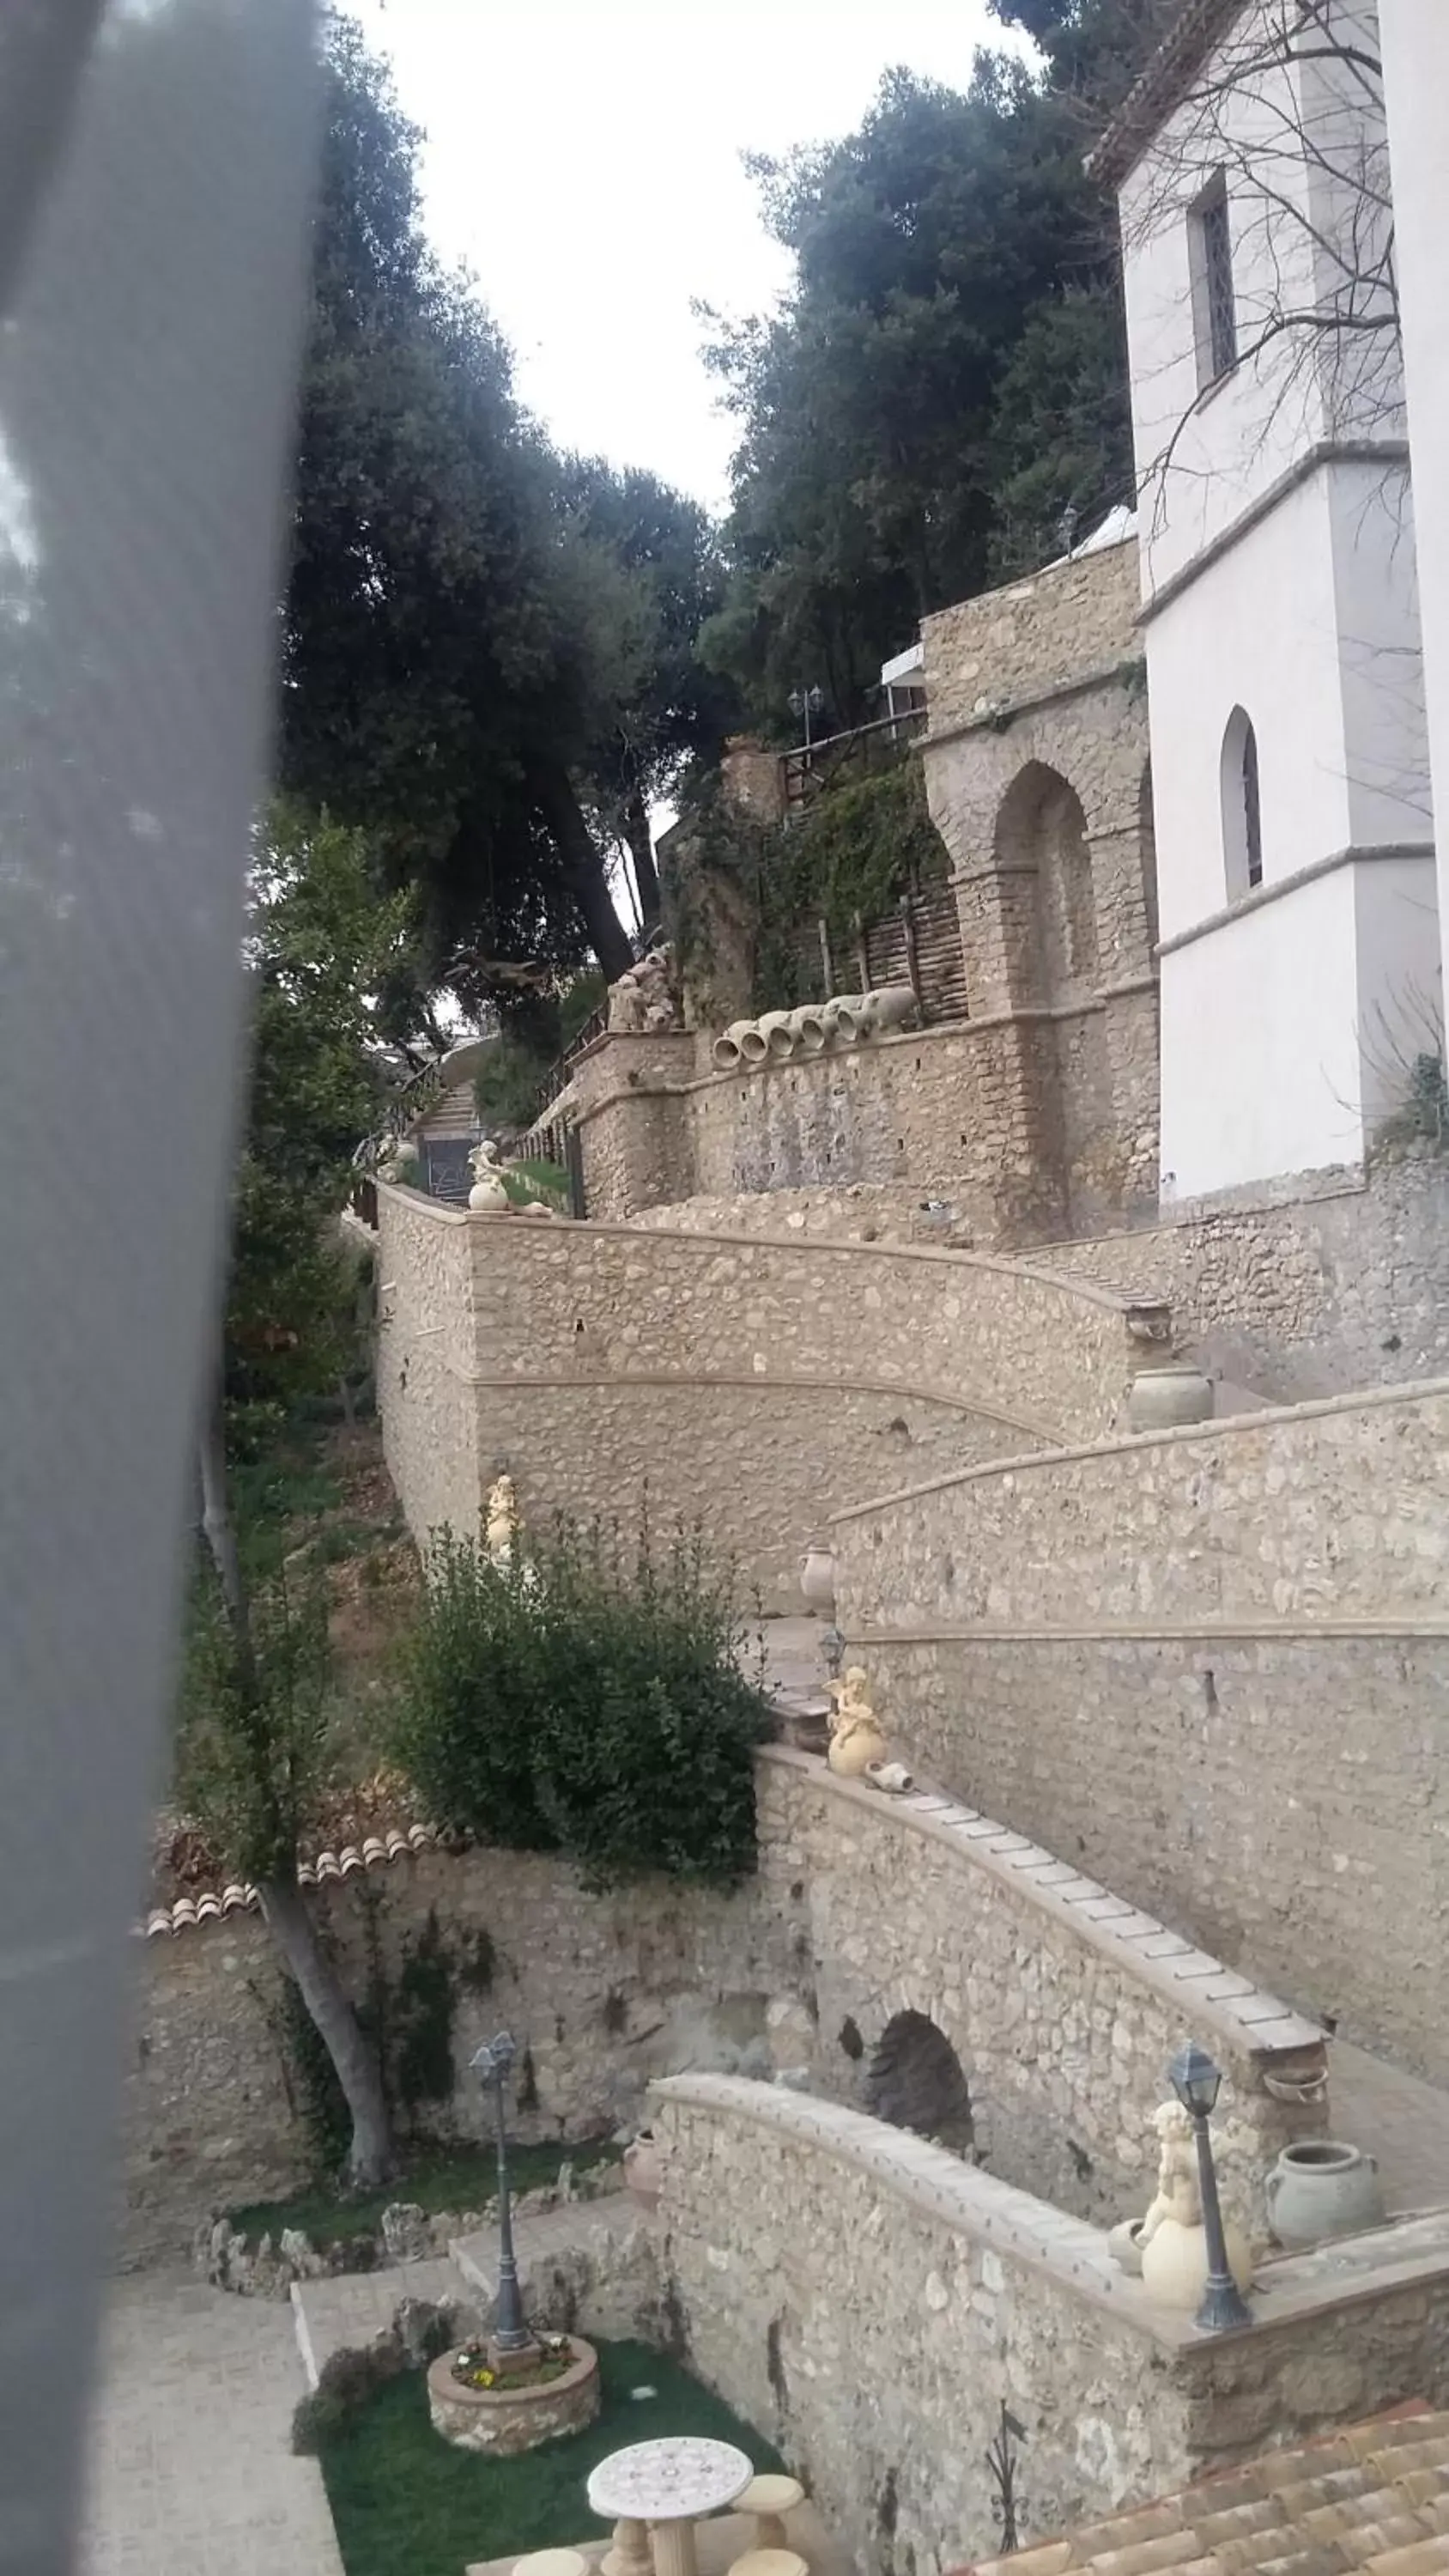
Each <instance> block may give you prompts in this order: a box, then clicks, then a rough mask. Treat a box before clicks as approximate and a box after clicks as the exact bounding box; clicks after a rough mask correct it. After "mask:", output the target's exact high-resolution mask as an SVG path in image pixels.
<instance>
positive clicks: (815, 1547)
mask: <svg viewBox="0 0 1449 2576" xmlns="http://www.w3.org/2000/svg"><path fill="white" fill-rule="evenodd" d="M800 1597H801V1599H802V1601H803V1602H804V1604H805V1607H806V1609H807V1610H809V1611H811V1612H812V1613H813V1615H814V1616H815V1617H816V1618H817V1619H833V1618H834V1616H835V1551H834V1549H833V1548H832V1546H831V1544H830V1541H829V1539H826V1538H812V1540H811V1541H810V1544H809V1546H808V1547H807V1548H806V1550H805V1555H804V1558H803V1560H802V1562H801V1566H800Z"/></svg>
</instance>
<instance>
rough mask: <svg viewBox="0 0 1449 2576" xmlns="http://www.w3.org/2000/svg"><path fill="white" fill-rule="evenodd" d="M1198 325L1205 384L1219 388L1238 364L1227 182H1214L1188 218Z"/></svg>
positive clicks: (1201, 375) (1201, 373)
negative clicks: (1219, 380) (1222, 377)
mask: <svg viewBox="0 0 1449 2576" xmlns="http://www.w3.org/2000/svg"><path fill="white" fill-rule="evenodd" d="M1188 250H1189V259H1190V266H1191V270H1192V311H1193V327H1194V331H1195V333H1196V337H1197V380H1198V383H1199V385H1210V384H1216V382H1217V380H1218V378H1219V376H1226V375H1228V374H1229V373H1230V372H1231V370H1232V369H1233V368H1234V367H1235V366H1236V365H1237V363H1238V308H1237V298H1236V296H1235V294H1234V292H1233V236H1232V228H1231V225H1230V222H1229V217H1228V189H1227V181H1226V180H1225V178H1224V177H1223V174H1222V172H1221V171H1219V172H1218V174H1217V176H1216V178H1214V179H1212V180H1210V181H1209V183H1208V185H1207V187H1206V188H1204V190H1203V192H1202V195H1201V196H1200V197H1199V198H1198V201H1197V203H1196V205H1195V206H1194V207H1193V209H1192V212H1191V214H1190V215H1189V216H1188Z"/></svg>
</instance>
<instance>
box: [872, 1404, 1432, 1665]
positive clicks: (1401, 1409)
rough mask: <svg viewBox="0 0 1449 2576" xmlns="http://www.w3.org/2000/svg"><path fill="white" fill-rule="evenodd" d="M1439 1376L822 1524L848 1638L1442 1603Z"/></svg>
mask: <svg viewBox="0 0 1449 2576" xmlns="http://www.w3.org/2000/svg"><path fill="white" fill-rule="evenodd" d="M1446 1487H1449V1380H1440V1381H1430V1382H1428V1383H1426V1384H1425V1385H1423V1386H1419V1387H1394V1388H1381V1389H1379V1390H1377V1391H1376V1392H1374V1393H1372V1394H1369V1395H1365V1396H1361V1397H1355V1396H1339V1397H1335V1398H1333V1399H1332V1400H1330V1401H1328V1402H1326V1403H1322V1404H1305V1405H1295V1406H1291V1407H1283V1408H1274V1409H1272V1410H1269V1411H1266V1412H1261V1413H1248V1414H1240V1415H1236V1416H1234V1417H1232V1418H1231V1419H1230V1420H1227V1421H1223V1422H1213V1423H1204V1424H1200V1425H1197V1426H1195V1427H1193V1428H1191V1429H1186V1430H1180V1431H1168V1432H1161V1433H1156V1434H1149V1435H1144V1436H1141V1437H1138V1438H1131V1437H1126V1438H1123V1439H1120V1440H1117V1441H1114V1442H1110V1443H1104V1444H1096V1445H1094V1446H1093V1447H1091V1448H1081V1449H1068V1450H1058V1451H1051V1450H1043V1451H1040V1452H1038V1453H1037V1454H1036V1455H1035V1456H1032V1457H1022V1458H1020V1459H1017V1460H1014V1461H1013V1462H1012V1463H1011V1464H1010V1465H1008V1466H1005V1467H1001V1468H994V1467H986V1468H982V1469H978V1470H975V1471H969V1472H967V1473H966V1474H964V1475H962V1476H959V1477H956V1478H953V1479H950V1480H946V1481H942V1482H940V1483H938V1484H934V1485H926V1486H922V1487H918V1488H916V1489H915V1490H914V1491H912V1492H909V1493H906V1492H902V1493H899V1494H896V1495H893V1496H890V1497H887V1498H886V1499H884V1500H883V1501H879V1502H862V1503H860V1504H858V1505H855V1506H853V1507H852V1508H851V1510H850V1511H848V1512H847V1513H846V1514H845V1515H843V1516H842V1518H841V1520H840V1522H839V1524H838V1528H837V1545H838V1553H839V1559H840V1572H839V1582H838V1592H839V1598H840V1604H841V1608H842V1611H843V1614H844V1616H845V1617H846V1619H847V1620H848V1622H849V1624H850V1625H851V1627H852V1628H857V1627H860V1628H867V1627H868V1628H878V1627H883V1628H891V1627H895V1626H897V1625H903V1626H911V1627H914V1626H919V1625H920V1624H921V1623H922V1622H931V1621H934V1620H938V1619H945V1620H948V1621H950V1622H952V1623H955V1622H957V1621H975V1620H989V1621H991V1622H992V1623H993V1624H995V1625H997V1626H1004V1627H1012V1628H1017V1627H1020V1628H1032V1627H1037V1626H1041V1625H1043V1624H1045V1625H1047V1626H1051V1627H1064V1626H1072V1625H1081V1624H1088V1625H1097V1624H1100V1623H1103V1622H1105V1623H1107V1624H1109V1625H1110V1624H1116V1623H1119V1622H1121V1621H1124V1620H1144V1621H1149V1622H1155V1623H1159V1624H1160V1623H1162V1622H1169V1623H1171V1622H1177V1621H1183V1620H1187V1621H1194V1622H1196V1621H1200V1620H1204V1619H1206V1620H1210V1621H1212V1622H1213V1623H1215V1624H1216V1623H1223V1622H1228V1621H1232V1620H1242V1619H1247V1620H1253V1621H1256V1620H1263V1619H1275V1618H1276V1619H1286V1618H1295V1619H1301V1620H1308V1621H1312V1620H1314V1619H1316V1618H1332V1619H1340V1620H1341V1619H1355V1618H1371V1619H1390V1620H1397V1619H1413V1618H1416V1617H1430V1616H1433V1615H1435V1614H1436V1613H1439V1612H1442V1611H1444V1609H1445V1608H1446V1601H1445V1593H1444V1569H1445V1565H1446V1562H1449V1515H1446V1511H1445V1493H1446Z"/></svg>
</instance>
